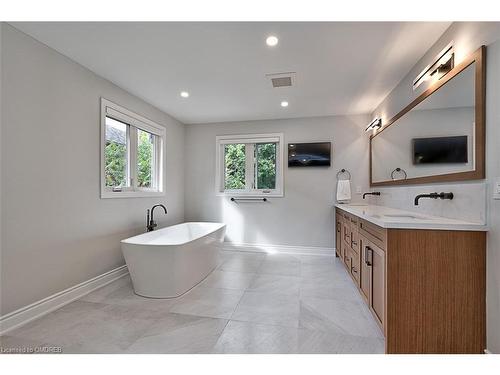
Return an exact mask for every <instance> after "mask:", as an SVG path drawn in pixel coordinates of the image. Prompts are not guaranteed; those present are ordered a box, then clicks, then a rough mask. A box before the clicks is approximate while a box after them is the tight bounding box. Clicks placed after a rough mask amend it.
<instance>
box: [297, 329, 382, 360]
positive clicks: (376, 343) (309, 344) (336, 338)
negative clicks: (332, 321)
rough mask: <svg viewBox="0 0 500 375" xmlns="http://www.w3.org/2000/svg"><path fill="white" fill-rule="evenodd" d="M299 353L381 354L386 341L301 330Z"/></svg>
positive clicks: (329, 332)
mask: <svg viewBox="0 0 500 375" xmlns="http://www.w3.org/2000/svg"><path fill="white" fill-rule="evenodd" d="M298 332H299V338H298V342H299V345H298V352H299V353H303V354H337V353H338V354H380V353H384V341H383V340H381V339H377V338H370V337H358V336H350V335H342V334H339V333H335V332H331V331H328V332H322V331H314V330H306V329H300V330H298Z"/></svg>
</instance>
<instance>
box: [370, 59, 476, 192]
mask: <svg viewBox="0 0 500 375" xmlns="http://www.w3.org/2000/svg"><path fill="white" fill-rule="evenodd" d="M474 76H475V63H473V64H471V65H469V66H468V67H467V68H465V69H464V70H463V71H462V72H460V73H458V74H457V75H456V76H455V77H453V78H452V79H451V80H450V81H448V82H447V83H446V84H444V85H443V86H442V87H441V88H439V89H438V90H437V91H435V92H434V93H433V94H432V95H430V96H428V97H427V98H426V99H424V100H423V101H422V102H421V103H420V104H418V105H417V106H416V107H414V108H412V109H411V110H410V111H409V112H407V113H406V114H404V115H403V116H402V117H401V118H400V119H398V120H397V121H396V122H394V123H393V124H392V125H391V126H389V127H388V128H387V129H385V130H384V131H382V132H381V133H380V134H378V135H377V136H375V137H374V138H373V139H372V181H373V182H375V183H376V182H383V181H391V180H398V179H406V178H408V179H409V178H418V177H426V176H436V175H443V174H449V173H455V172H468V171H473V170H474V169H475V164H474V144H475V141H474V134H475V132H474V127H475V85H474Z"/></svg>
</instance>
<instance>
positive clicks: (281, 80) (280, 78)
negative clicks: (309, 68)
mask: <svg viewBox="0 0 500 375" xmlns="http://www.w3.org/2000/svg"><path fill="white" fill-rule="evenodd" d="M295 75H296V73H295V72H286V73H275V74H266V78H268V79H269V80H270V81H271V85H272V87H273V88H277V87H292V86H295Z"/></svg>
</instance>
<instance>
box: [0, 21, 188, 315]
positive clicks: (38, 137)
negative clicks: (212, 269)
mask: <svg viewBox="0 0 500 375" xmlns="http://www.w3.org/2000/svg"><path fill="white" fill-rule="evenodd" d="M1 27H2V70H1V78H2V84H1V91H2V96H1V98H2V101H1V105H2V114H1V117H2V130H1V131H2V138H1V202H2V212H1V222H2V237H1V245H2V253H1V285H2V295H1V314H2V315H3V314H6V313H9V312H11V311H13V310H16V309H17V308H20V307H22V306H25V305H28V304H30V303H32V302H35V301H37V300H40V299H42V298H45V297H47V296H49V295H51V294H53V293H56V292H59V291H61V290H63V289H65V288H68V287H71V286H73V285H75V284H78V283H80V282H83V281H86V280H88V279H90V278H92V277H95V276H97V275H100V274H102V273H104V272H106V271H109V270H111V269H113V268H115V267H117V266H120V265H122V264H124V260H123V258H122V255H121V251H120V243H119V241H120V240H121V239H123V238H126V237H129V236H131V235H133V234H137V233H139V232H141V231H143V230H144V228H143V227H144V222H145V218H144V215H145V211H146V208H148V207H150V206H151V205H152V204H154V203H157V202H162V203H165V204H166V205H167V207H168V209H169V214H168V216H167V217H163V216H162V215H159V216H158V220H159V225H160V226H164V225H167V224H174V223H177V222H182V221H183V220H184V175H183V174H184V164H183V155H184V128H183V125H182V124H180V123H179V122H178V121H176V120H174V119H173V118H171V117H170V116H168V115H167V114H165V113H163V112H161V111H160V110H158V109H156V108H154V107H152V106H151V105H149V104H147V103H145V102H143V101H141V100H139V99H138V98H136V97H134V96H132V95H130V94H128V93H127V92H125V91H124V90H122V89H120V88H119V87H117V86H115V85H113V84H111V83H110V82H108V81H106V80H104V79H103V78H100V77H98V76H96V75H95V74H94V73H92V72H90V71H89V70H87V69H85V68H83V67H82V66H80V65H78V64H76V63H74V62H73V61H71V60H69V59H68V58H66V57H64V56H62V55H60V54H58V53H57V52H55V51H54V50H52V49H50V48H48V47H46V46H45V45H43V44H41V43H39V42H37V41H35V40H34V39H32V38H30V37H28V36H26V35H25V34H22V33H21V32H19V31H17V30H16V29H14V28H12V27H11V26H9V25H6V24H2V26H1ZM101 96H103V97H105V98H107V99H109V100H112V101H114V102H116V103H118V104H120V105H122V106H125V107H126V108H129V109H130V110H132V111H135V112H137V113H139V114H141V115H143V116H145V117H148V118H150V119H151V120H153V121H156V122H158V123H159V124H161V125H164V126H165V127H166V129H167V142H166V173H167V178H166V180H167V184H166V196H165V197H161V198H133V199H100V198H99V193H100V192H99V186H100V185H99V180H100V176H99V173H100V172H99V154H100V132H99V131H100V130H99V129H100V123H99V122H100V118H99V111H100V99H99V98H100V97H101Z"/></svg>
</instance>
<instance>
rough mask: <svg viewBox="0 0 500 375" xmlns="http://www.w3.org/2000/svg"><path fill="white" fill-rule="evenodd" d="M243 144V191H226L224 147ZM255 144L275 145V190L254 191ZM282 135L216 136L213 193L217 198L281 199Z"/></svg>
mask: <svg viewBox="0 0 500 375" xmlns="http://www.w3.org/2000/svg"><path fill="white" fill-rule="evenodd" d="M235 143H243V144H245V184H246V187H245V189H234V190H226V189H225V188H224V185H225V176H224V171H225V165H224V163H225V158H224V146H225V145H227V144H235ZM257 143H276V188H275V189H255V188H254V186H253V185H254V184H255V181H254V176H255V168H256V160H255V158H254V148H255V144H257ZM283 155H284V137H283V133H269V134H243V135H237V134H236V135H219V136H216V166H215V171H216V173H215V176H216V178H215V191H216V194H217V195H219V196H234V197H238V196H244V197H283V196H284V189H283V160H284V157H283Z"/></svg>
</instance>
